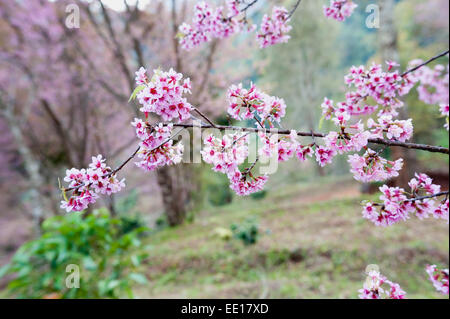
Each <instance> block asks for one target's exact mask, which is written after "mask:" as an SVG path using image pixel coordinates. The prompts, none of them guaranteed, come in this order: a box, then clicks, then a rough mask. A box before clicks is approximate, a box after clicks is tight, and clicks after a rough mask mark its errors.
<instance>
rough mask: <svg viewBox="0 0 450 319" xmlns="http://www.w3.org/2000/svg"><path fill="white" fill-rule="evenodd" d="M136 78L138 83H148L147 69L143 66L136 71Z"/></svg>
mask: <svg viewBox="0 0 450 319" xmlns="http://www.w3.org/2000/svg"><path fill="white" fill-rule="evenodd" d="M134 80H135V82H136V84H137V85H143V84H147V82H148V76H147V70H146V69H145V68H144V67H141V68H140V69H139V70H138V71H137V72H136V78H135V79H134Z"/></svg>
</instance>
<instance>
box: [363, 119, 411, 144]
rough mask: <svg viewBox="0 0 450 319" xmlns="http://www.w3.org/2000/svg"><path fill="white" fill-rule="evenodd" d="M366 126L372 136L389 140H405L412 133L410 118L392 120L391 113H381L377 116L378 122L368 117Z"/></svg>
mask: <svg viewBox="0 0 450 319" xmlns="http://www.w3.org/2000/svg"><path fill="white" fill-rule="evenodd" d="M367 127H368V128H369V129H371V130H370V132H371V133H372V137H373V138H381V139H383V138H384V134H385V133H386V137H387V138H388V139H390V140H395V141H400V142H406V141H407V140H409V139H410V138H411V137H412V135H413V125H412V119H408V120H406V121H405V120H395V121H394V120H392V116H391V115H382V116H380V117H379V118H378V123H375V121H374V120H372V119H369V120H368V121H367Z"/></svg>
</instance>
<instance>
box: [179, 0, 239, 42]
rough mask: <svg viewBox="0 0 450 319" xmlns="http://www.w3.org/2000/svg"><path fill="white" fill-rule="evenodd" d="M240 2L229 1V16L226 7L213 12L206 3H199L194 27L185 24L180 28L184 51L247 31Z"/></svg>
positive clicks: (195, 13)
mask: <svg viewBox="0 0 450 319" xmlns="http://www.w3.org/2000/svg"><path fill="white" fill-rule="evenodd" d="M238 5H239V2H238V1H237V0H228V1H227V9H228V12H227V15H225V14H224V7H223V6H219V7H217V8H216V9H215V10H213V9H212V8H211V7H210V6H209V5H208V4H207V3H206V2H204V1H202V2H199V3H197V5H196V6H195V9H194V19H193V21H192V25H189V24H186V23H183V24H182V25H180V27H179V42H180V45H181V47H182V48H183V49H184V50H192V49H193V48H195V47H198V46H200V45H201V44H203V43H206V42H209V41H211V40H212V39H224V38H228V37H230V36H231V35H234V34H236V33H238V32H240V31H242V30H244V29H245V24H246V21H245V20H244V19H239V17H238V16H239V13H240V11H239V9H238Z"/></svg>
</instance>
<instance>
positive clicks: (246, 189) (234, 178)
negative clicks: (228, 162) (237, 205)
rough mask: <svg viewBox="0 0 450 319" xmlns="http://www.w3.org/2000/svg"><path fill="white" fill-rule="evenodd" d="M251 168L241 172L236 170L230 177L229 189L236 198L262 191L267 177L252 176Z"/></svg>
mask: <svg viewBox="0 0 450 319" xmlns="http://www.w3.org/2000/svg"><path fill="white" fill-rule="evenodd" d="M251 169H252V167H249V168H247V169H245V170H244V171H243V172H241V171H240V170H236V171H235V172H234V173H233V175H231V176H229V177H230V182H231V184H230V188H231V189H232V190H234V192H235V193H236V194H237V195H238V196H248V195H250V194H253V193H256V192H259V191H262V190H263V189H264V185H265V184H266V183H267V181H268V179H269V177H268V176H267V175H262V176H254V175H253V174H252V172H251Z"/></svg>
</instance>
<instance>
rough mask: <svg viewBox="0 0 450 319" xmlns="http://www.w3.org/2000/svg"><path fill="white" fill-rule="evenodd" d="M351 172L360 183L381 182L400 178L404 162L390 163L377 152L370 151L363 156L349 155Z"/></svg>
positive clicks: (399, 160) (400, 160)
mask: <svg viewBox="0 0 450 319" xmlns="http://www.w3.org/2000/svg"><path fill="white" fill-rule="evenodd" d="M348 162H349V164H350V172H351V173H352V174H353V177H354V178H355V179H356V180H357V181H360V182H363V183H369V182H380V181H384V180H387V179H390V178H393V177H397V176H398V172H399V171H400V169H401V168H402V167H403V160H402V159H398V160H396V161H388V160H387V159H385V158H383V157H381V156H379V155H378V153H377V152H375V151H373V150H371V149H368V150H367V151H366V153H365V154H364V155H363V156H360V155H358V154H353V155H349V157H348Z"/></svg>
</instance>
